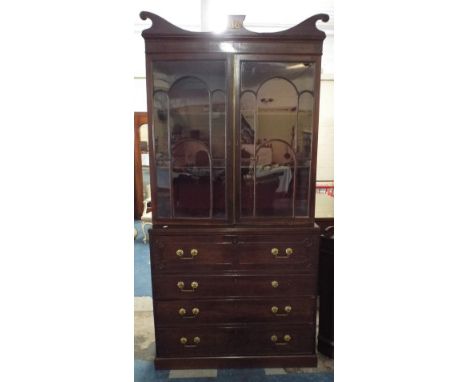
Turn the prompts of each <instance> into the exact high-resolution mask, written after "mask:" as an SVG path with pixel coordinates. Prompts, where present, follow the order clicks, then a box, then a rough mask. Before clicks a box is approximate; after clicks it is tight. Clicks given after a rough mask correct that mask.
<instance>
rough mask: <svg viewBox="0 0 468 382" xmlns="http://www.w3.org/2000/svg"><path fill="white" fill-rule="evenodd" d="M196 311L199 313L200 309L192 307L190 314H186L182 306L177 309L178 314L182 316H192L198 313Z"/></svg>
mask: <svg viewBox="0 0 468 382" xmlns="http://www.w3.org/2000/svg"><path fill="white" fill-rule="evenodd" d="M198 313H200V309H198V308H196V307H195V308H193V309H192V316H186V314H187V311H186V310H185V309H184V308H180V309H179V315H180V316H182V317H183V318H194V317H195V316H197V315H198Z"/></svg>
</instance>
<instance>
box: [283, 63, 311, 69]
mask: <svg viewBox="0 0 468 382" xmlns="http://www.w3.org/2000/svg"><path fill="white" fill-rule="evenodd" d="M308 66H309V64H294V65H288V66H286V69H304V68H306V67H308Z"/></svg>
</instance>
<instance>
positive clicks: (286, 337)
mask: <svg viewBox="0 0 468 382" xmlns="http://www.w3.org/2000/svg"><path fill="white" fill-rule="evenodd" d="M270 340H271V342H273V343H274V344H275V345H277V346H284V345H287V344H288V342H290V341H291V340H292V337H291V336H290V335H289V334H285V335H284V336H283V340H284V342H278V336H277V335H276V334H273V335H272V336H271V337H270Z"/></svg>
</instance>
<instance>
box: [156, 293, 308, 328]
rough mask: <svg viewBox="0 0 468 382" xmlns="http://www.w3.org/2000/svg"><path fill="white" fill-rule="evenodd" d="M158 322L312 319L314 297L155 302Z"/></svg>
mask: <svg viewBox="0 0 468 382" xmlns="http://www.w3.org/2000/svg"><path fill="white" fill-rule="evenodd" d="M155 313H156V321H157V323H158V326H161V327H162V326H173V325H202V324H229V323H254V322H275V323H289V322H297V323H301V322H313V321H314V320H315V315H316V303H315V298H314V297H302V298H297V297H286V298H284V297H282V298H269V299H265V298H263V299H248V300H233V299H223V300H176V301H156V302H155Z"/></svg>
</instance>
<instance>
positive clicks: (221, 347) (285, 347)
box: [150, 227, 319, 369]
mask: <svg viewBox="0 0 468 382" xmlns="http://www.w3.org/2000/svg"><path fill="white" fill-rule="evenodd" d="M318 233H319V231H318V227H317V228H314V229H312V228H309V229H303V230H300V229H295V228H291V227H284V228H283V229H281V230H279V229H276V231H275V232H274V233H270V232H268V233H265V230H261V229H259V228H245V227H244V228H239V229H235V230H233V229H219V230H215V229H213V230H208V229H199V230H191V231H190V232H187V231H183V232H182V231H181V232H179V231H177V230H176V231H174V230H172V231H169V230H158V231H157V232H156V231H155V230H154V229H153V230H152V231H150V236H151V246H150V248H151V265H152V282H153V307H154V310H153V311H154V315H155V324H156V359H155V365H156V367H158V368H176V369H180V368H221V367H313V366H316V365H317V357H316V353H315V348H316V344H315V341H316V329H315V320H316V309H317V301H316V296H317V264H318Z"/></svg>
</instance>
